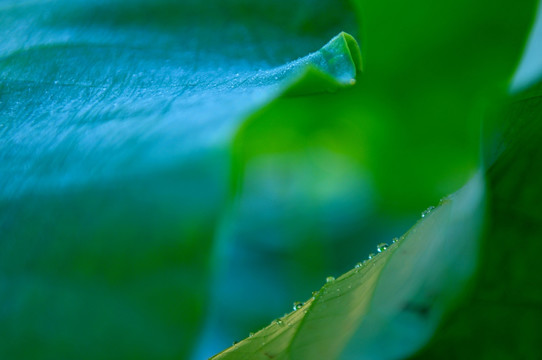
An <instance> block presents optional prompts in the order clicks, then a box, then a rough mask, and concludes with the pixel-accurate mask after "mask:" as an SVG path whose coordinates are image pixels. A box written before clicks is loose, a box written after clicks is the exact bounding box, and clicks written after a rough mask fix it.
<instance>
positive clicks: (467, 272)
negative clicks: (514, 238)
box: [213, 175, 484, 360]
mask: <svg viewBox="0 0 542 360" xmlns="http://www.w3.org/2000/svg"><path fill="white" fill-rule="evenodd" d="M483 212H484V185H483V179H482V177H481V176H480V175H478V176H476V177H474V178H473V179H472V180H471V181H470V182H469V184H467V185H466V186H465V187H464V188H463V189H461V190H460V191H458V192H457V193H456V194H454V195H452V196H450V197H449V198H446V199H444V200H443V201H442V202H441V204H440V205H439V206H438V207H437V208H435V209H433V210H432V211H427V212H424V214H423V218H422V219H421V220H420V221H419V222H418V223H417V224H416V225H415V226H414V227H413V228H412V229H411V230H409V232H407V233H406V234H405V235H404V236H403V237H402V238H401V240H398V241H397V242H394V243H393V244H391V245H389V246H388V245H387V244H386V245H385V246H384V247H380V248H379V249H380V251H381V253H380V254H378V255H375V256H374V257H372V258H371V259H369V260H368V261H366V262H364V263H363V264H361V263H360V264H359V266H357V267H356V268H354V269H352V270H351V271H349V272H347V273H346V274H344V275H342V276H341V277H339V278H338V279H336V280H334V279H330V280H331V281H328V282H327V283H326V284H325V285H324V286H323V287H322V289H321V290H320V291H319V292H318V293H317V294H315V296H314V297H313V298H311V299H309V300H308V301H307V302H306V303H305V304H304V305H303V306H302V307H300V308H299V309H297V310H295V311H294V312H292V313H290V314H288V315H286V316H285V317H283V318H281V319H278V320H275V321H274V322H273V323H272V324H271V325H270V326H268V327H266V328H264V329H262V330H261V331H259V332H257V333H255V334H254V335H253V336H251V337H249V338H247V339H245V340H243V341H242V342H240V343H238V344H236V345H234V346H233V347H231V348H230V349H227V350H225V351H224V352H222V353H220V354H218V355H216V356H215V357H213V359H216V360H219V359H224V360H226V359H236V360H237V359H240V360H242V359H270V358H272V359H311V358H322V359H335V358H337V357H338V356H339V355H340V354H341V353H342V352H343V351H345V347H346V351H345V352H344V354H343V356H344V358H346V359H350V358H352V359H357V358H360V357H367V358H382V359H385V358H401V357H404V356H407V355H409V354H411V353H412V352H414V351H415V350H417V349H418V348H419V347H421V346H422V345H423V344H424V343H425V342H427V340H428V339H429V337H430V336H431V334H432V333H433V331H434V330H435V328H436V327H437V325H438V324H439V323H440V321H441V319H442V317H443V315H444V313H445V312H446V311H447V310H448V309H449V308H450V307H451V306H452V305H453V304H454V303H455V302H456V301H457V299H458V297H459V296H460V294H461V292H462V289H463V288H464V287H465V285H466V283H467V282H468V280H469V279H470V277H471V275H472V273H473V272H474V269H475V265H476V259H477V247H478V245H477V239H478V235H479V233H480V230H481V226H482V220H483ZM451 268H453V271H451V270H450V269H451ZM414 330H415V331H414ZM384 343H385V345H386V346H382V344H384ZM347 344H348V346H347Z"/></svg>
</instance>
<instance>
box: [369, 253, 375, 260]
mask: <svg viewBox="0 0 542 360" xmlns="http://www.w3.org/2000/svg"><path fill="white" fill-rule="evenodd" d="M375 256H376V255H375V253H370V254H369V256H367V258H368V259H369V260H370V259H372V258H374V257H375Z"/></svg>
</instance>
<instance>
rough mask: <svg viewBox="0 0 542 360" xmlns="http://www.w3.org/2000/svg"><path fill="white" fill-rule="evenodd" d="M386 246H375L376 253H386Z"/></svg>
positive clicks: (384, 244) (383, 244) (382, 244)
mask: <svg viewBox="0 0 542 360" xmlns="http://www.w3.org/2000/svg"><path fill="white" fill-rule="evenodd" d="M388 246H389V245H388V244H386V243H380V244H378V245H376V251H378V252H379V253H381V252H383V251H386V250H387V249H388Z"/></svg>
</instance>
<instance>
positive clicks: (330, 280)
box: [326, 276, 335, 283]
mask: <svg viewBox="0 0 542 360" xmlns="http://www.w3.org/2000/svg"><path fill="white" fill-rule="evenodd" d="M333 281H335V278H334V277H333V276H328V277H327V278H326V283H330V282H333Z"/></svg>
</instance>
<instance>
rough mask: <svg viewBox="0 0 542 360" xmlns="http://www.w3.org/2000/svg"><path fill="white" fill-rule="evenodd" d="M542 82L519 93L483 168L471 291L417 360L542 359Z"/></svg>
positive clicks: (505, 114)
mask: <svg viewBox="0 0 542 360" xmlns="http://www.w3.org/2000/svg"><path fill="white" fill-rule="evenodd" d="M541 99H542V83H538V84H537V85H535V86H533V87H531V88H530V89H528V90H526V91H524V92H523V93H521V94H519V95H517V96H516V97H515V98H514V99H513V101H512V103H511V104H509V105H508V106H507V107H506V108H505V110H504V111H503V113H502V114H501V116H503V117H504V119H505V121H506V124H507V127H506V132H505V133H504V135H503V139H504V143H503V148H504V151H503V152H502V154H501V156H500V157H499V159H498V160H497V161H496V162H495V163H494V164H493V165H492V166H491V167H490V168H489V169H488V172H487V179H488V181H487V182H488V194H489V197H488V200H489V203H490V204H491V208H490V209H491V211H490V212H489V214H488V215H489V223H488V225H487V230H486V231H485V236H484V237H483V239H482V241H481V248H482V252H481V253H480V255H481V256H480V264H479V267H478V272H477V276H476V277H475V282H474V284H473V285H472V288H471V291H470V292H469V294H468V296H467V297H466V298H465V299H464V301H463V302H462V304H461V306H458V307H457V308H456V309H454V311H453V312H452V313H450V314H449V316H448V318H447V321H446V322H444V323H443V324H442V325H441V326H440V328H439V329H438V331H437V332H436V334H435V336H434V338H433V340H432V342H431V343H430V344H429V345H428V346H427V347H426V348H425V349H424V350H423V351H422V352H421V353H420V354H418V356H416V357H415V358H416V359H436V358H438V359H448V358H449V359H457V358H462V357H469V358H494V359H505V358H507V359H519V358H525V359H536V358H539V357H540V356H541V354H542V352H541V350H540V343H541V341H542V325H541V324H542V290H541V289H542V280H541V278H540V271H541V265H540V254H541V252H542V244H541V242H540V239H541V238H542V212H541V210H540V199H541V198H542V192H541V187H540V184H542V171H541V170H540V169H542V150H541V148H540V139H542V122H541V121H540V119H541V116H542V101H541Z"/></svg>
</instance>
